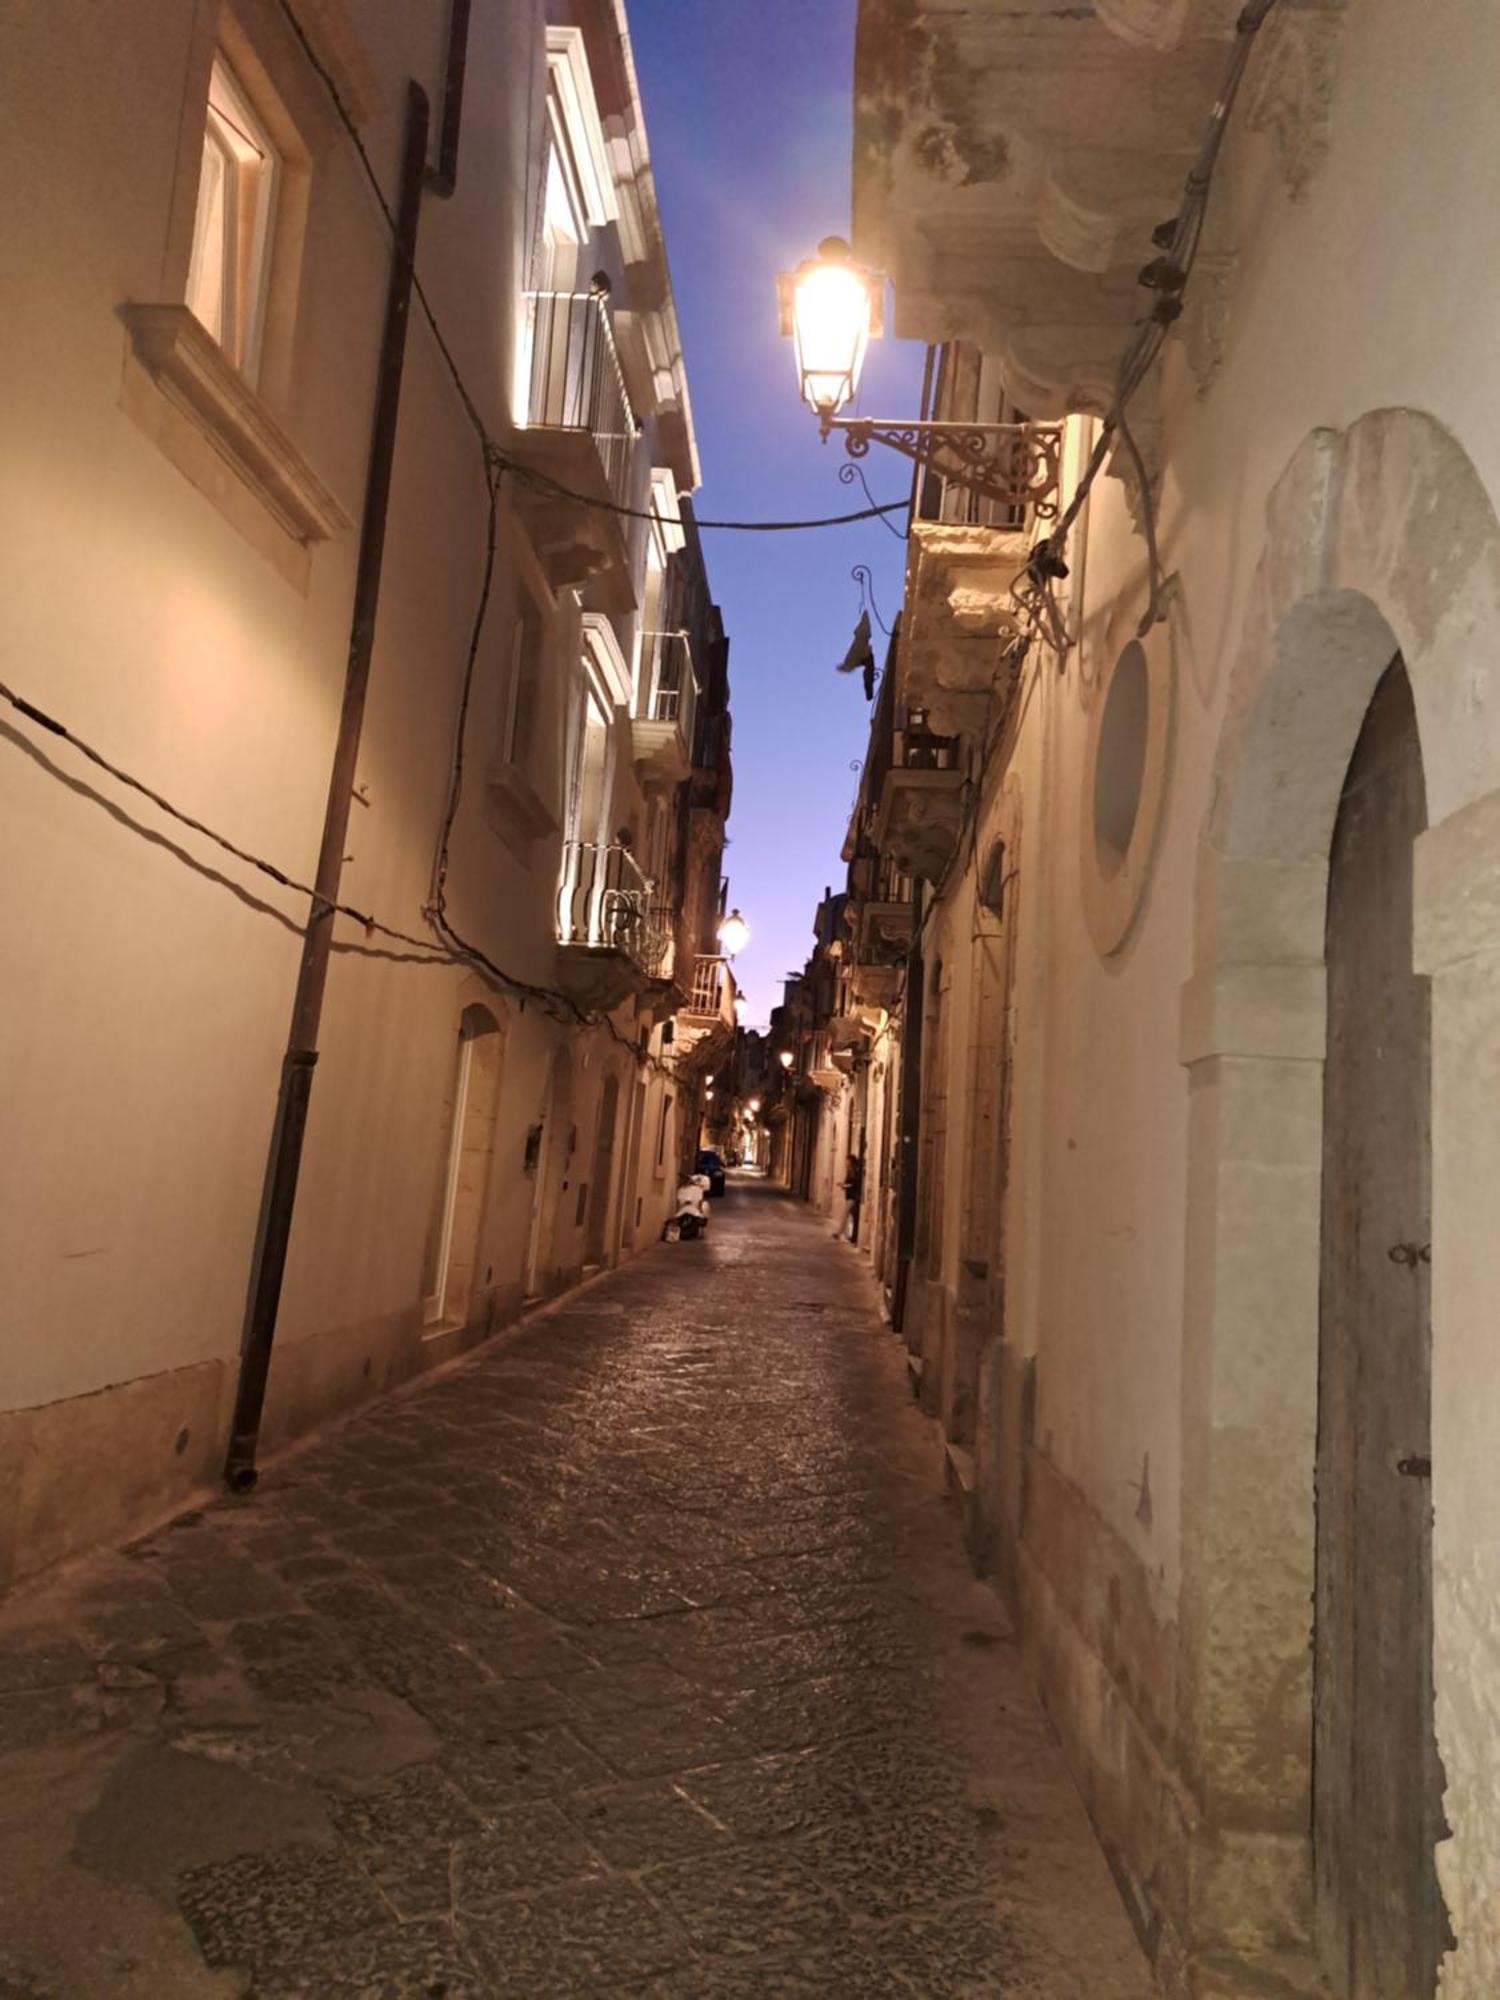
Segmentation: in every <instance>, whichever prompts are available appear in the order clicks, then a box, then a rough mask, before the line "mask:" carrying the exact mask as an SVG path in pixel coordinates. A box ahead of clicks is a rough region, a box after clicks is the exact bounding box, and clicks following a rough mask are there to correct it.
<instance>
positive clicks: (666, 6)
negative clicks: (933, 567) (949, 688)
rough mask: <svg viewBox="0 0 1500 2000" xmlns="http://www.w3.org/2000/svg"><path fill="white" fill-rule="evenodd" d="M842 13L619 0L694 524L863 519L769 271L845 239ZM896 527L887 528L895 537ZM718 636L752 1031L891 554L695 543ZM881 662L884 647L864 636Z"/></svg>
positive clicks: (889, 380) (840, 823)
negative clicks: (684, 393)
mask: <svg viewBox="0 0 1500 2000" xmlns="http://www.w3.org/2000/svg"><path fill="white" fill-rule="evenodd" d="M854 13H855V0H631V4H630V27H631V40H632V43H633V45H634V48H635V58H636V67H637V69H638V71H639V73H640V84H641V92H642V95H643V97H644V99H645V105H646V124H647V132H648V135H649V138H650V144H651V155H652V163H653V166H654V168H655V172H656V185H657V192H658V196H659V199H660V202H661V207H662V218H663V222H664V225H665V229H666V238H667V250H668V255H669V256H670V258H671V264H672V282H673V289H674V291H675V293H676V297H677V309H678V314H679V317H680V319H681V322H682V334H683V343H684V347H685V350H686V355H687V372H688V384H689V388H690V390H691V393H692V398H693V413H694V418H695V421H696V425H697V432H698V449H699V454H700V456H701V458H702V461H703V486H702V488H701V490H700V491H699V493H698V494H697V495H696V505H697V508H698V512H699V513H700V514H702V515H704V516H707V517H709V518H711V519H723V518H729V519H770V518H775V519H795V518H801V517H803V516H806V515H815V514H839V513H844V512H846V511H848V510H850V509H852V508H854V507H862V506H863V505H864V504H865V498H864V494H863V492H862V491H861V489H860V488H859V486H858V485H855V486H852V487H850V486H841V485H840V484H839V483H838V477H837V474H838V468H839V466H840V465H841V464H843V463H844V455H843V448H842V446H841V445H839V444H838V443H837V442H836V441H835V442H834V443H831V444H829V445H828V446H827V447H826V448H825V447H824V446H823V445H821V444H820V443H819V441H818V429H817V422H816V420H815V418H814V417H813V415H812V413H811V412H810V411H809V410H808V409H807V408H806V407H805V406H804V405H803V404H801V403H800V402H799V401H798V399H797V394H796V385H795V378H794V376H793V372H792V361H791V343H790V342H789V341H784V340H782V339H781V338H780V337H779V336H778V334H777V329H776V273H777V272H778V271H779V270H782V269H784V268H786V267H788V266H790V265H793V264H795V263H797V262H799V261H800V260H801V259H802V258H803V257H806V256H810V255H811V254H812V252H813V250H814V249H815V248H816V245H817V242H818V239H819V238H820V237H823V236H828V235H835V234H836V235H846V234H847V233H848V229H849V154H850V124H851V116H852V109H853V67H854ZM921 368H922V349H921V347H920V346H919V345H917V344H916V343H915V342H899V343H898V342H895V341H893V340H891V339H889V338H887V339H886V340H884V341H881V342H877V343H875V344H874V346H873V347H872V349H871V357H870V361H869V364H868V366H867V368H866V370H865V379H864V388H863V391H862V394H861V397H860V405H861V407H862V408H863V409H865V410H868V411H869V412H870V413H871V414H872V415H880V416H902V415H905V416H909V417H910V416H915V414H916V408H917V398H918V393H919V389H920V383H921ZM865 475H866V478H867V479H868V480H869V483H870V487H871V489H872V491H873V493H874V496H875V498H876V499H877V500H881V501H884V500H899V499H902V498H904V497H905V495H906V494H907V493H908V491H909V490H910V468H909V466H908V465H907V463H906V461H905V460H904V459H901V458H898V457H896V456H895V455H894V454H893V453H889V452H879V451H877V452H876V453H875V454H874V455H872V456H871V458H870V459H868V460H867V461H866V462H865ZM899 519H900V517H899V516H898V517H897V520H898V523H899ZM703 542H704V551H705V555H706V557H707V561H708V574H709V582H710V584H711V585H712V588H713V592H714V595H715V597H716V598H717V599H718V601H719V603H720V605H721V606H722V607H723V611H724V622H725V626H726V629H727V630H728V632H729V639H730V647H729V674H730V688H731V694H732V700H733V708H734V764H735V778H734V814H733V817H732V819H731V821H730V827H729V833H730V841H731V845H730V848H729V851H728V853H727V854H726V856H725V869H726V871H727V873H728V876H729V897H730V901H731V903H737V904H738V905H739V907H740V909H741V910H743V912H744V914H745V917H746V920H747V921H748V923H749V925H750V928H751V934H752V935H751V941H750V944H749V945H748V947H747V948H746V950H745V951H744V952H743V953H742V954H741V956H740V958H739V961H738V963H737V965H736V971H737V973H738V974H739V976H740V980H741V983H742V985H744V986H745V988H746V989H747V997H748V1002H749V1004H748V1007H747V1010H746V1015H745V1019H746V1023H747V1025H749V1026H757V1025H759V1024H760V1023H762V1022H764V1020H765V1019H766V1017H767V1015H768V1014H769V1012H770V1010H771V1008H772V1006H774V1005H775V1004H776V1002H777V1001H778V1000H779V999H780V997H781V990H780V984H781V980H782V978H783V977H784V976H785V974H786V973H787V972H789V971H792V970H794V969H796V968H798V967H800V966H801V964H802V962H803V960H804V959H805V958H806V956H807V953H808V950H809V948H810V946H811V924H812V917H813V910H814V907H815V905H816V903H817V900H818V897H819V896H820V895H821V894H822V892H823V888H824V885H825V884H832V885H833V886H834V887H835V888H838V887H840V886H841V884H842V879H843V872H844V868H843V863H842V862H841V861H840V860H839V847H840V845H841V844H842V841H843V837H844V829H845V827H846V825H847V824H848V818H849V810H850V806H851V804H852V802H853V797H854V789H855V785H856V782H857V780H856V777H855V774H854V773H853V772H852V771H851V770H850V768H849V766H850V760H851V759H852V758H855V757H859V756H861V755H862V754H863V751H864V747H865V735H866V730H867V728H868V723H869V710H868V708H867V707H866V705H865V702H864V698H863V695H862V693H861V690H860V685H859V676H858V675H842V674H836V673H835V672H834V670H833V669H834V665H835V662H836V661H838V660H840V659H842V658H843V655H844V652H845V650H846V648H847V647H848V644H849V639H850V635H851V633H852V631H853V628H854V622H855V619H856V617H857V616H858V612H859V587H858V585H857V584H855V583H854V582H853V581H852V580H851V578H850V575H849V572H850V569H851V568H852V567H853V565H854V564H855V563H859V562H865V563H868V564H869V565H870V567H871V569H872V570H873V572H874V577H875V595H876V599H877V601H878V603H879V606H880V610H881V612H882V613H883V615H884V617H885V619H886V621H887V622H889V621H890V619H891V618H892V617H893V616H894V614H895V611H896V608H897V606H898V605H899V603H900V601H901V575H902V567H903V562H904V556H905V550H904V545H903V544H902V543H901V542H900V541H898V540H896V539H895V538H894V537H893V536H892V535H890V534H889V533H888V532H887V531H886V529H885V528H884V527H882V526H881V524H880V523H879V522H878V521H868V522H862V523H860V524H858V525H857V526H853V527H845V528H826V529H821V530H816V531H810V532H806V533H802V534H792V535H739V534H719V533H709V534H705V535H704V538H703ZM875 638H876V657H877V658H879V659H883V657H884V654H883V650H882V649H883V646H884V640H883V637H882V635H881V633H880V632H879V630H878V628H877V630H876V633H875Z"/></svg>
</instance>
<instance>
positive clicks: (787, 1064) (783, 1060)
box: [776, 1049, 796, 1069]
mask: <svg viewBox="0 0 1500 2000" xmlns="http://www.w3.org/2000/svg"><path fill="white" fill-rule="evenodd" d="M776 1060H777V1061H778V1062H779V1063H780V1064H781V1067H782V1068H783V1069H790V1068H791V1066H792V1064H793V1062H794V1061H795V1060H796V1058H795V1057H794V1056H793V1054H792V1052H791V1050H790V1049H783V1050H782V1051H781V1054H780V1055H779V1056H778V1057H777V1058H776Z"/></svg>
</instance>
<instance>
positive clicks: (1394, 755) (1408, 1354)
mask: <svg viewBox="0 0 1500 2000" xmlns="http://www.w3.org/2000/svg"><path fill="white" fill-rule="evenodd" d="M1426 823H1427V808H1426V787H1425V784H1424V781H1423V774H1422V754H1421V748H1420V744H1419V742H1418V737H1417V718H1416V712H1415V710H1414V708H1413V705H1412V695H1411V686H1410V683H1409V681H1408V680H1407V675H1406V668H1405V665H1404V663H1403V661H1402V660H1401V658H1400V656H1399V654H1398V655H1397V657H1396V658H1395V659H1394V660H1392V662H1391V663H1390V665H1389V666H1388V667H1387V669H1386V671H1385V673H1384V675H1383V676H1382V678H1381V681H1380V684H1379V686H1378V687H1377V688H1376V690H1375V694H1374V697H1373V699H1372V700H1371V702H1370V706H1369V709H1368V710H1367V712H1366V715H1365V719H1364V724H1363V726H1362V728H1361V730H1360V733H1359V739H1358V741H1357V743H1356V745H1355V748H1354V754H1353V756H1352V758H1351V759H1350V763H1349V770H1348V776H1347V777H1346V779H1345V782H1344V788H1343V793H1342V796H1341V798H1340V802H1339V808H1338V816H1337V819H1336V821H1335V823H1334V830H1333V841H1332V846H1331V851H1330V859H1329V873H1328V915H1327V932H1326V936H1327V953H1326V966H1327V980H1328V985H1327V997H1328V1031H1327V1056H1326V1060H1325V1064H1324V1072H1323V1173H1322V1231H1321V1260H1320V1288H1319V1290H1320V1306H1319V1338H1318V1433H1317V1485H1316V1491H1317V1525H1316V1615H1315V1621H1314V1660H1313V1862H1314V1877H1315V1887H1316V1911H1317V1937H1318V1946H1319V1955H1320V1957H1321V1958H1322V1961H1323V1966H1324V1970H1325V1972H1326V1973H1327V1975H1328V1978H1329V1980H1330V1981H1331V1983H1332V1985H1333V1989H1334V1992H1335V1993H1336V1994H1337V1995H1339V1997H1340V2000H1431V1996H1432V1993H1433V1991H1434V1987H1435V1984H1436V1978H1437V1961H1438V1953H1439V1950H1440V1948H1441V1944H1440V1939H1441V1938H1442V1934H1443V1930H1444V1925H1443V1920H1442V1904H1441V1899H1440V1897H1439V1894H1438V1886H1437V1872H1436V1867H1435V1863H1434V1850H1435V1848H1436V1844H1437V1842H1438V1840H1439V1839H1440V1838H1441V1837H1442V1832H1443V1823H1442V1806H1441V1799H1442V1773H1441V1767H1440V1765H1439V1762H1438V1755H1437V1741H1436V1737H1435V1733H1434V1727H1433V1686H1432V1511H1431V1506H1430V1503H1429V1494H1430V1484H1429V1481H1430V1475H1431V1451H1432V1444H1431V1399H1432V1330H1431V1315H1430V1307H1429V1285H1428V1270H1429V1266H1430V1261H1431V1228H1430V1216H1431V1196H1430V1179H1431V1175H1430V1122H1431V1121H1430V1072H1431V1059H1430V1033H1429V1020H1428V991H1427V981H1426V980H1425V979H1423V978H1421V977H1420V976H1419V975H1418V974H1417V973H1416V972H1415V971H1414V970H1413V968H1412V854H1413V844H1414V842H1415V841H1416V839H1417V836H1418V835H1419V834H1420V833H1422V832H1423V831H1424V829H1425V827H1426Z"/></svg>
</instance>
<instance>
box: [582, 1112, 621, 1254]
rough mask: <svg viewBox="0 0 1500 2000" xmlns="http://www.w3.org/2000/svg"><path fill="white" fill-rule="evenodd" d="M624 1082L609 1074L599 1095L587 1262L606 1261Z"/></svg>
mask: <svg viewBox="0 0 1500 2000" xmlns="http://www.w3.org/2000/svg"><path fill="white" fill-rule="evenodd" d="M619 1105H620V1083H619V1079H618V1077H613V1076H607V1077H606V1078H605V1079H604V1088H603V1090H602V1091H601V1092H600V1096H599V1120H598V1123H597V1125H596V1126H595V1128H594V1170H593V1173H592V1174H591V1175H590V1177H589V1214H588V1231H587V1235H586V1236H585V1239H584V1246H583V1261H584V1263H585V1264H602V1263H603V1262H604V1257H605V1250H606V1245H607V1243H608V1240H609V1212H610V1207H611V1200H610V1197H611V1194H612V1192H613V1189H614V1164H615V1124H616V1122H617V1120H618V1117H619Z"/></svg>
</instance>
